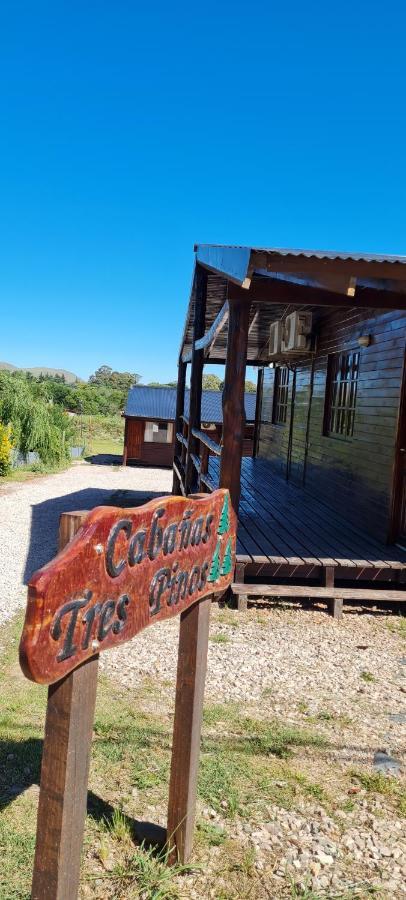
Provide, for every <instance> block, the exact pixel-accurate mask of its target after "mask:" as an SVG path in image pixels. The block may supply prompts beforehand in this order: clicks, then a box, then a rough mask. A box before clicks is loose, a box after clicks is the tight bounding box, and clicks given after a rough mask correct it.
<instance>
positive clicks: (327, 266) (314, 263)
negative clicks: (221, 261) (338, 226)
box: [251, 250, 406, 281]
mask: <svg viewBox="0 0 406 900" xmlns="http://www.w3.org/2000/svg"><path fill="white" fill-rule="evenodd" d="M349 256H350V257H351V255H350V254H349ZM251 266H252V267H253V268H254V269H268V271H272V272H287V273H288V272H291V273H292V274H296V275H309V276H313V277H315V278H317V276H319V277H320V278H321V277H323V276H324V275H326V276H328V275H333V274H337V275H349V276H354V277H355V278H371V279H372V278H378V279H384V278H389V279H393V280H399V281H406V265H405V264H404V263H401V262H397V261H396V258H394V261H392V262H385V260H384V259H383V260H382V261H381V262H379V261H378V262H376V261H373V260H367V259H352V258H348V259H340V258H338V259H337V258H336V259H334V258H333V259H331V258H328V257H325V258H324V259H320V258H319V257H317V256H303V255H301V256H294V255H289V253H287V254H281V253H278V251H277V250H275V251H269V250H265V251H261V250H252V253H251Z"/></svg>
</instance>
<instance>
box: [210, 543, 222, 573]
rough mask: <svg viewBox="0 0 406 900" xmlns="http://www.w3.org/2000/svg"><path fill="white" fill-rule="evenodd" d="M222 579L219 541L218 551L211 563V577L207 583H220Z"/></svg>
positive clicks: (218, 544)
mask: <svg viewBox="0 0 406 900" xmlns="http://www.w3.org/2000/svg"><path fill="white" fill-rule="evenodd" d="M219 577H220V541H217V546H216V549H215V551H214V553H213V559H212V561H211V566H210V572H209V577H208V579H207V581H218V579H219Z"/></svg>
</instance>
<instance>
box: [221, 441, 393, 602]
mask: <svg viewBox="0 0 406 900" xmlns="http://www.w3.org/2000/svg"><path fill="white" fill-rule="evenodd" d="M209 473H210V477H211V479H212V482H214V483H215V484H218V475H219V460H218V459H217V458H215V457H210V463H209ZM327 572H330V573H331V574H332V576H333V579H334V580H337V579H344V580H346V579H352V580H357V581H359V580H362V581H369V582H372V581H381V582H389V581H390V582H397V583H398V584H399V583H405V584H406V552H403V551H402V550H401V549H399V548H397V547H395V546H387V545H385V544H381V543H379V542H378V541H377V540H375V539H374V538H373V537H371V536H369V535H368V534H366V533H365V532H364V531H362V530H359V529H357V528H356V527H354V526H353V525H351V524H349V522H347V521H346V519H345V518H344V517H343V516H341V515H339V514H337V513H335V512H333V511H332V510H331V509H330V507H329V506H328V505H327V504H326V503H324V502H323V501H321V500H317V499H315V498H314V497H313V496H310V494H308V493H307V492H306V490H304V489H303V488H299V487H296V486H295V485H293V484H292V483H290V482H286V481H285V480H284V479H283V478H281V477H280V476H278V475H277V474H275V472H274V470H273V469H272V468H271V465H270V463H269V462H268V461H267V460H265V459H260V458H256V459H250V458H248V457H246V458H244V459H243V460H242V471H241V500H240V510H239V526H238V541H237V580H238V581H243V580H244V577H250V576H253V577H254V576H255V577H258V576H260V575H267V576H269V577H271V578H275V577H278V579H280V578H285V577H286V578H295V579H299V580H302V579H303V578H306V579H308V578H310V579H316V580H317V581H318V582H319V583H320V580H321V583H327V581H326V573H327ZM327 577H328V576H327Z"/></svg>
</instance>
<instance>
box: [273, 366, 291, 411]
mask: <svg viewBox="0 0 406 900" xmlns="http://www.w3.org/2000/svg"><path fill="white" fill-rule="evenodd" d="M288 395H289V369H288V367H287V366H278V367H277V368H276V369H275V381H274V392H273V410H272V422H273V424H274V425H285V423H286V419H287V417H288Z"/></svg>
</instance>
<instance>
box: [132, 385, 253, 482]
mask: <svg viewBox="0 0 406 900" xmlns="http://www.w3.org/2000/svg"><path fill="white" fill-rule="evenodd" d="M255 404H256V398H255V394H251V393H247V392H245V394H244V414H245V426H244V440H243V455H245V456H252V453H253V435H254V421H255ZM175 413H176V388H170V387H149V386H148V385H136V386H134V387H132V388H131V389H130V391H129V393H128V397H127V403H126V407H125V410H124V413H123V416H124V418H125V426H124V453H123V465H124V466H125V465H128V464H130V463H131V464H138V465H145V466H172V462H173V456H174V447H175ZM188 414H189V391H188V390H186V391H185V407H184V419H183V421H182V428H181V431H182V441H183V446H187V439H188ZM201 422H202V428H203V430H204V431H205V433H206V434H207V436H208V439H211V440H212V441H214V442H216V443H217V444H219V443H221V439H222V426H223V408H222V402H221V393H220V392H219V391H203V392H202V400H201Z"/></svg>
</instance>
